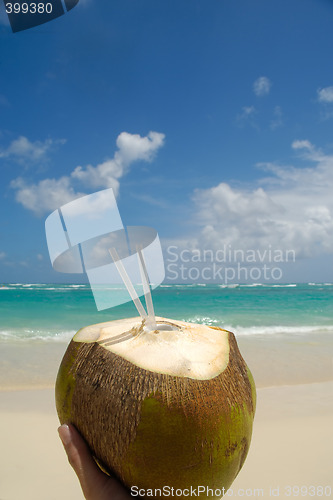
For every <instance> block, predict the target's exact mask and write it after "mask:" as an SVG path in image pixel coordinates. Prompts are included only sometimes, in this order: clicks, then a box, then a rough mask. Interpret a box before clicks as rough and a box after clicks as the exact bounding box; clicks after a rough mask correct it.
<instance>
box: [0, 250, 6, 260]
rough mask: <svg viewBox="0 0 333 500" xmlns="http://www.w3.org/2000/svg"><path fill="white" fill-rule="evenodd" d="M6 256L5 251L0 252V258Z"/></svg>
mask: <svg viewBox="0 0 333 500" xmlns="http://www.w3.org/2000/svg"><path fill="white" fill-rule="evenodd" d="M5 258H6V252H0V260H2V259H5Z"/></svg>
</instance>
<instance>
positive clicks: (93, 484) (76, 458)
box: [58, 424, 109, 500]
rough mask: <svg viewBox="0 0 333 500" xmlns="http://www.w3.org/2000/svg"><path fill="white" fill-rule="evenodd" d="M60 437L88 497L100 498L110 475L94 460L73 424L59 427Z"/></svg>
mask: <svg viewBox="0 0 333 500" xmlns="http://www.w3.org/2000/svg"><path fill="white" fill-rule="evenodd" d="M58 432H59V436H60V439H61V441H62V444H63V445H64V448H65V451H66V453H67V456H68V461H69V463H70V464H71V466H72V467H73V469H74V471H75V473H76V475H77V477H78V479H79V481H80V484H81V488H82V491H83V494H84V496H85V497H86V499H88V500H89V499H93V498H99V494H100V493H101V492H102V491H103V490H104V489H105V487H106V483H107V481H108V479H109V477H108V476H107V475H106V474H104V473H103V472H102V471H101V470H100V468H99V467H98V466H97V464H96V462H95V461H94V459H93V457H92V455H91V453H90V450H89V448H88V446H87V444H86V443H85V441H84V440H83V438H82V437H81V435H80V434H79V433H78V431H77V430H76V429H75V427H74V426H73V425H67V424H63V425H61V426H60V427H59V429H58Z"/></svg>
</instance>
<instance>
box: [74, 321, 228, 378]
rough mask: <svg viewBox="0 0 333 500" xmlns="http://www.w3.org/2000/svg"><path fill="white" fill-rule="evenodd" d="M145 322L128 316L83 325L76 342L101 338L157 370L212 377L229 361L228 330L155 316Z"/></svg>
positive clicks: (117, 351)
mask: <svg viewBox="0 0 333 500" xmlns="http://www.w3.org/2000/svg"><path fill="white" fill-rule="evenodd" d="M156 326H157V328H155V327H153V328H152V327H149V326H146V324H145V321H142V319H141V318H128V319H122V320H117V321H110V322H106V323H100V324H97V325H92V326H87V327H85V328H82V329H81V330H80V331H79V332H78V333H77V334H76V335H75V337H74V339H73V340H74V341H75V342H88V343H91V342H98V343H99V344H100V345H101V346H102V347H103V348H104V349H107V350H109V351H111V352H113V353H114V354H117V355H118V356H121V357H123V358H124V359H126V360H127V361H130V362H131V363H133V364H134V365H136V366H138V367H140V368H143V369H145V370H150V371H152V372H155V373H164V374H168V375H173V376H179V377H189V378H192V379H198V380H209V379H212V378H214V377H216V376H218V375H219V374H220V373H221V372H223V371H224V370H225V368H226V367H227V365H228V362H229V340H228V335H229V333H228V332H227V331H226V330H220V329H218V330H217V329H215V328H210V327H209V326H207V325H199V324H194V323H185V322H183V321H176V320H170V319H165V318H159V317H157V318H156Z"/></svg>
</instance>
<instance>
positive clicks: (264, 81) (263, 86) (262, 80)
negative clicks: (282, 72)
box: [253, 76, 272, 97]
mask: <svg viewBox="0 0 333 500" xmlns="http://www.w3.org/2000/svg"><path fill="white" fill-rule="evenodd" d="M271 86H272V83H271V81H270V79H269V78H267V76H260V77H259V78H257V80H256V81H255V82H254V84H253V92H254V93H255V95H256V96H258V97H262V96H264V95H268V94H269V92H270V90H271Z"/></svg>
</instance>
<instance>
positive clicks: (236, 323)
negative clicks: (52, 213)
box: [0, 283, 333, 342]
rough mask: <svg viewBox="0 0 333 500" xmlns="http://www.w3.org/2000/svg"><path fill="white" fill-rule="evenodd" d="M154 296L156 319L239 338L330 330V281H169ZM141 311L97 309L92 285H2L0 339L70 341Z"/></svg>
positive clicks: (332, 320)
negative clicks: (216, 329)
mask: <svg viewBox="0 0 333 500" xmlns="http://www.w3.org/2000/svg"><path fill="white" fill-rule="evenodd" d="M112 293H117V288H116V287H114V288H112ZM152 295H153V301H154V307H155V313H156V315H157V316H163V317H167V318H174V319H178V320H182V321H189V322H193V323H205V324H207V325H212V326H219V327H221V328H225V329H227V330H231V331H233V332H234V333H235V334H236V336H237V335H238V336H242V335H266V336H268V335H300V334H303V335H306V334H315V333H327V334H333V300H332V298H333V283H278V284H277V283H251V284H248V283H244V284H242V283H240V284H236V283H234V284H228V285H225V284H205V283H195V284H187V283H186V284H185V283H178V284H170V283H164V284H162V285H160V286H159V287H158V288H157V289H155V290H154V291H153V294H152ZM142 301H143V302H144V299H143V298H142ZM137 315H138V313H137V311H136V309H135V307H134V304H133V303H132V302H128V303H126V304H123V305H121V306H117V307H114V308H110V309H106V310H104V311H97V309H96V306H95V302H94V299H93V295H92V292H91V289H90V286H89V284H79V283H70V284H62V283H57V284H54V283H6V284H3V285H2V286H0V317H1V324H0V342H16V341H26V342H29V341H44V342H45V341H46V342H54V341H57V342H68V341H69V340H70V338H71V337H72V336H73V335H74V333H75V332H76V331H77V330H79V329H80V328H82V327H83V326H86V325H89V324H94V323H101V322H104V321H112V320H115V319H121V318H125V317H134V316H137Z"/></svg>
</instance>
